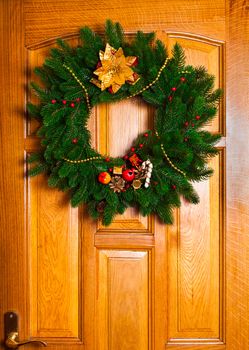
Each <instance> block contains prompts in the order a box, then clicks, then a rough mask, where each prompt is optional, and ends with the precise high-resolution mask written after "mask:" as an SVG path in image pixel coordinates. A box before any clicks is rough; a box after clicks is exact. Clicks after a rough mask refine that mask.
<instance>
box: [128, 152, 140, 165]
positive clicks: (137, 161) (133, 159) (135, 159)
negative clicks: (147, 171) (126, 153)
mask: <svg viewBox="0 0 249 350" xmlns="http://www.w3.org/2000/svg"><path fill="white" fill-rule="evenodd" d="M129 161H130V162H131V164H132V165H133V166H135V167H137V166H139V164H140V163H142V160H141V159H140V158H139V157H138V156H137V154H136V153H134V154H133V155H132V156H131V157H130V158H129Z"/></svg>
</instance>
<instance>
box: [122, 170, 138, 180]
mask: <svg viewBox="0 0 249 350" xmlns="http://www.w3.org/2000/svg"><path fill="white" fill-rule="evenodd" d="M122 177H123V179H124V180H125V181H128V182H130V181H132V180H134V178H135V174H134V170H133V169H126V170H124V171H123V173H122Z"/></svg>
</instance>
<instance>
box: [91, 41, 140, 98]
mask: <svg viewBox="0 0 249 350" xmlns="http://www.w3.org/2000/svg"><path fill="white" fill-rule="evenodd" d="M99 57H100V62H99V65H100V66H99V67H97V69H96V70H95V71H94V72H93V73H94V74H95V75H97V76H98V79H96V78H92V79H91V82H92V83H93V84H95V85H97V86H98V87H99V88H101V91H103V90H105V89H107V88H109V87H110V89H111V92H112V93H114V94H115V93H116V92H117V91H118V90H119V89H120V88H121V86H122V85H124V84H125V83H126V82H128V83H130V84H135V83H136V82H137V81H138V79H139V76H138V74H137V73H135V72H134V71H133V70H132V68H130V67H131V66H133V65H135V64H136V62H137V57H135V56H127V57H125V56H124V52H123V49H122V48H121V47H120V48H119V49H118V50H115V49H114V48H113V47H111V45H109V44H106V47H105V52H104V51H102V50H100V51H99Z"/></svg>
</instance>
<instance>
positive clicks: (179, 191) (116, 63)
mask: <svg viewBox="0 0 249 350" xmlns="http://www.w3.org/2000/svg"><path fill="white" fill-rule="evenodd" d="M80 38H81V41H82V44H81V45H79V46H78V47H76V48H73V47H71V46H70V45H69V44H68V43H66V42H65V41H63V40H61V39H59V40H57V42H58V47H57V48H53V49H51V52H50V57H48V58H47V59H46V60H45V62H44V64H43V66H42V67H38V68H35V73H36V74H37V75H38V76H39V77H40V78H41V80H42V82H43V85H42V87H41V86H40V85H38V84H36V83H34V82H33V83H31V86H32V89H33V90H34V91H35V93H36V94H37V95H38V97H39V99H40V103H39V105H36V104H32V103H29V104H28V110H29V113H30V115H31V116H32V117H34V118H36V119H38V120H39V122H40V127H39V130H38V132H37V134H38V136H39V137H40V138H41V145H42V149H41V151H40V152H38V153H34V154H32V155H31V156H30V158H29V162H30V163H34V166H33V167H31V169H30V171H29V174H30V175H31V176H34V175H38V174H39V173H41V172H45V173H46V174H47V175H48V176H49V178H48V184H49V186H51V187H57V188H59V189H60V190H62V191H68V190H69V191H70V194H71V204H72V206H73V207H77V206H79V205H80V204H82V203H87V204H88V208H89V213H90V215H91V216H92V217H93V218H95V219H97V218H99V217H102V222H103V224H104V225H109V224H110V223H111V222H112V220H113V218H114V216H115V214H117V213H119V214H122V213H123V212H124V211H125V209H126V208H127V207H129V206H136V207H138V208H139V211H140V212H141V213H142V215H149V214H151V213H156V214H157V215H158V216H159V217H160V218H161V219H162V221H163V222H165V223H167V224H171V223H172V222H173V215H172V209H173V208H175V207H179V206H180V204H181V201H180V198H181V197H183V198H184V199H185V200H186V201H188V202H191V203H198V201H199V197H198V194H197V193H196V192H195V190H194V188H193V182H195V181H200V180H204V179H206V178H207V177H209V176H210V175H211V174H212V169H210V168H209V167H208V165H207V161H208V159H209V158H210V157H212V156H214V155H215V154H216V153H217V149H216V148H215V147H214V145H215V143H216V142H217V141H218V140H219V138H220V136H219V135H217V134H211V133H209V132H208V131H205V130H204V129H203V126H205V125H206V124H207V123H209V122H210V120H211V119H212V118H214V116H215V115H216V112H217V108H218V102H219V99H220V96H221V90H220V89H217V90H214V77H213V76H212V75H210V74H208V73H207V71H206V69H205V68H204V67H193V66H191V65H188V66H186V65H185V55H184V51H183V49H182V48H181V47H180V45H179V44H175V46H174V47H173V50H172V55H171V56H170V57H169V56H168V53H167V50H166V48H165V46H164V44H163V43H162V42H161V41H159V40H155V35H154V33H149V34H147V33H146V34H145V33H143V32H141V31H139V32H137V34H136V36H135V39H134V40H133V41H132V42H127V41H125V40H124V33H123V30H122V27H121V25H120V24H119V23H113V22H112V21H110V20H107V22H106V26H105V38H103V37H101V36H99V35H97V34H95V33H94V32H93V31H91V29H89V28H88V27H84V28H82V29H81V30H80ZM134 96H140V97H141V98H142V99H143V100H144V101H145V102H147V103H149V104H150V105H153V106H154V107H155V109H156V112H155V117H154V128H153V130H147V131H145V132H144V133H142V134H141V135H138V137H137V139H136V140H134V142H133V144H132V145H131V148H130V149H128V150H127V153H126V154H124V156H123V157H118V158H114V157H111V156H108V155H101V154H100V153H99V152H98V151H96V150H95V149H94V148H93V147H92V146H91V135H90V132H89V130H88V129H87V121H88V118H89V115H90V112H91V109H92V108H93V107H94V106H97V105H98V104H100V103H113V102H115V101H120V100H123V99H128V98H131V97H134Z"/></svg>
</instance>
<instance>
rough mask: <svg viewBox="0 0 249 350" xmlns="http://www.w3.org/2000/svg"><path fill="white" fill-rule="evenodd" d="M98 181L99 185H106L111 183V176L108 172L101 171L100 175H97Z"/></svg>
mask: <svg viewBox="0 0 249 350" xmlns="http://www.w3.org/2000/svg"><path fill="white" fill-rule="evenodd" d="M98 180H99V182H100V183H102V184H104V185H107V184H109V182H110V181H111V175H110V174H109V173H108V172H106V171H103V172H102V173H100V174H99V176H98Z"/></svg>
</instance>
